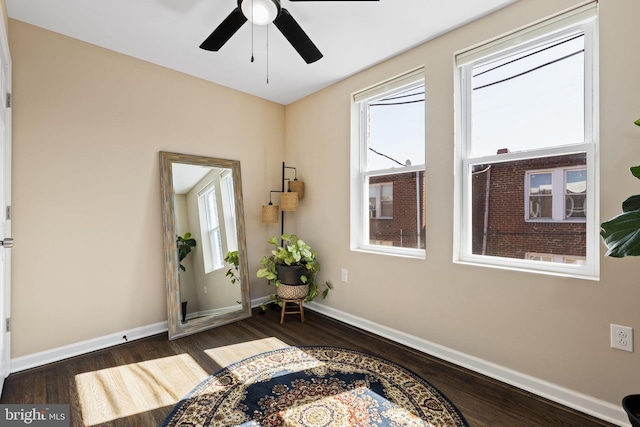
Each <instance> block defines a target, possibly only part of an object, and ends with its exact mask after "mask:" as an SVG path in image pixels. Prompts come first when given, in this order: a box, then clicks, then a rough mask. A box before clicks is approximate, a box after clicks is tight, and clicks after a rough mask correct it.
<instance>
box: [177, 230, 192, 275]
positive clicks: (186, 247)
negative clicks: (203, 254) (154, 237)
mask: <svg viewBox="0 0 640 427" xmlns="http://www.w3.org/2000/svg"><path fill="white" fill-rule="evenodd" d="M176 244H177V245H178V267H179V268H180V270H182V271H187V269H186V268H184V265H182V260H184V259H185V258H186V257H187V255H189V253H190V252H191V248H194V247H195V246H196V239H194V238H192V237H191V233H185V235H184V237H180V236H179V235H176Z"/></svg>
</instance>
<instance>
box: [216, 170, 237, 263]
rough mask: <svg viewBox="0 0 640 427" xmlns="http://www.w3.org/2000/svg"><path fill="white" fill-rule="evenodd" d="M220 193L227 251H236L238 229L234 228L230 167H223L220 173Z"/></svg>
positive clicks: (233, 201)
mask: <svg viewBox="0 0 640 427" xmlns="http://www.w3.org/2000/svg"><path fill="white" fill-rule="evenodd" d="M220 193H221V194H222V210H223V212H224V224H225V232H226V233H225V234H226V239H227V251H228V252H231V251H237V250H238V229H237V228H236V223H237V222H236V204H235V196H234V189H233V175H232V173H231V169H225V170H224V171H223V172H222V173H221V174H220Z"/></svg>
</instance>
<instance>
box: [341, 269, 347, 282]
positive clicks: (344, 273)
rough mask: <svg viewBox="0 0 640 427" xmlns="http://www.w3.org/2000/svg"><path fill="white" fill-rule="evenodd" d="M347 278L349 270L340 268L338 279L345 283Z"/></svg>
mask: <svg viewBox="0 0 640 427" xmlns="http://www.w3.org/2000/svg"><path fill="white" fill-rule="evenodd" d="M348 278H349V272H348V271H347V269H346V268H343V269H342V270H340V280H342V281H343V282H345V283H346V282H347V279H348Z"/></svg>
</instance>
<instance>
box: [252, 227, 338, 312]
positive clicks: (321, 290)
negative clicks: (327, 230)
mask: <svg viewBox="0 0 640 427" xmlns="http://www.w3.org/2000/svg"><path fill="white" fill-rule="evenodd" d="M268 243H269V244H270V245H273V246H274V247H275V249H274V250H272V251H271V255H269V256H266V255H265V256H263V257H262V259H261V260H260V265H261V268H260V269H259V270H258V272H257V276H258V277H264V278H265V279H267V280H268V281H269V284H271V285H273V286H275V288H276V293H275V294H274V295H271V299H272V300H274V301H275V300H277V299H278V297H279V298H281V299H301V298H304V300H305V301H313V300H314V299H315V298H316V297H317V296H318V295H322V297H323V298H326V297H327V294H328V293H329V290H330V289H332V288H333V285H332V284H331V282H329V281H327V282H325V283H324V284H321V285H318V283H316V274H317V273H318V271H320V263H319V262H318V260H317V259H316V252H315V251H314V250H312V249H311V247H310V246H309V245H307V244H306V243H305V242H304V241H303V240H302V239H300V238H298V236H296V235H295V234H283V235H282V236H280V239H278V237H276V236H274V237H272V238H270V239H269V240H268Z"/></svg>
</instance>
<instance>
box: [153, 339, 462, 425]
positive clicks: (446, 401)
mask: <svg viewBox="0 0 640 427" xmlns="http://www.w3.org/2000/svg"><path fill="white" fill-rule="evenodd" d="M293 349H297V350H301V351H306V350H313V351H324V350H334V351H343V352H348V353H351V354H362V355H364V356H367V357H370V358H372V359H375V360H378V361H381V362H384V363H386V364H388V365H390V366H392V367H394V368H395V369H398V370H401V371H403V372H405V373H406V374H407V375H409V376H411V377H412V378H414V379H415V380H416V381H418V382H420V383H422V384H423V385H424V386H425V387H427V388H428V389H430V390H432V391H433V392H434V394H436V395H437V396H438V397H439V398H440V399H441V400H442V403H443V404H445V406H446V407H447V409H448V410H449V411H450V412H452V413H455V414H456V415H457V416H458V418H459V419H460V421H461V422H462V425H463V426H466V427H469V423H468V422H467V420H466V419H465V417H464V415H463V414H462V412H460V410H459V409H458V408H457V406H456V405H454V404H453V402H452V401H451V400H450V399H449V398H448V397H447V396H446V395H445V394H444V393H442V392H441V391H440V390H439V389H438V388H437V387H435V386H434V385H433V384H431V382H429V381H428V380H426V379H425V378H423V377H422V376H420V375H418V374H416V373H415V372H413V371H412V370H410V369H408V368H405V367H404V366H402V365H400V364H398V363H396V362H393V361H391V360H389V359H386V358H384V357H381V356H378V355H376V354H373V353H369V352H366V351H361V350H354V349H349V348H344V347H336V346H313V345H308V346H290V347H284V348H279V349H276V350H270V351H265V352H263V353H259V354H256V355H254V356H250V357H246V358H244V359H242V360H239V361H237V362H234V363H231V364H229V365H227V366H224V367H223V368H221V369H219V370H218V371H216V372H214V373H213V374H211V375H209V376H207V378H205V379H204V380H202V381H201V382H200V383H199V384H198V385H197V386H195V387H194V388H193V389H192V390H191V391H190V392H189V393H187V394H186V395H185V396H184V397H183V398H181V399H180V400H179V401H178V402H177V403H176V404H175V405H174V407H173V408H172V409H171V411H170V412H169V414H168V415H167V416H166V417H165V419H164V421H163V422H162V424H161V427H167V425H168V423H169V422H170V421H171V419H172V418H173V416H174V415H175V414H176V412H178V411H179V410H180V409H181V407H182V406H183V405H184V404H185V403H186V402H188V400H189V399H190V398H191V397H192V396H194V395H195V394H197V393H198V391H200V389H201V388H203V387H204V386H206V385H207V384H208V382H209V381H210V380H211V379H212V377H215V376H217V375H219V374H221V373H222V372H224V371H227V370H232V369H233V368H235V367H238V366H241V365H243V364H246V363H248V362H250V361H252V360H257V359H260V358H263V357H269V356H271V355H274V354H279V353H285V352H289V351H291V350H293Z"/></svg>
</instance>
